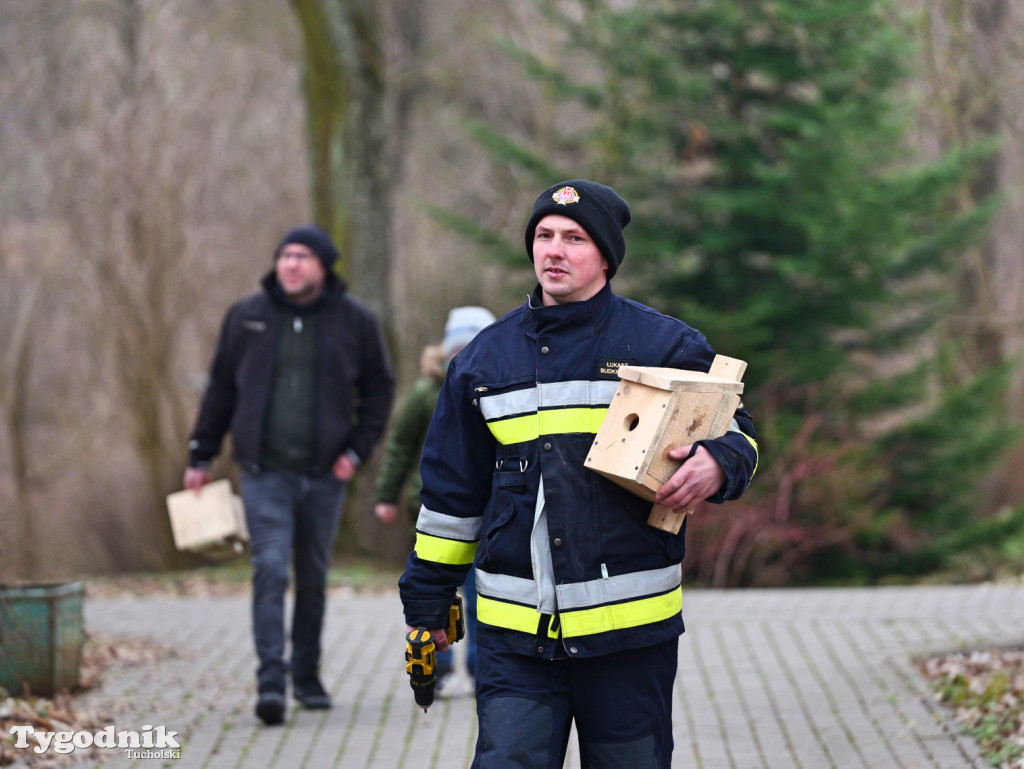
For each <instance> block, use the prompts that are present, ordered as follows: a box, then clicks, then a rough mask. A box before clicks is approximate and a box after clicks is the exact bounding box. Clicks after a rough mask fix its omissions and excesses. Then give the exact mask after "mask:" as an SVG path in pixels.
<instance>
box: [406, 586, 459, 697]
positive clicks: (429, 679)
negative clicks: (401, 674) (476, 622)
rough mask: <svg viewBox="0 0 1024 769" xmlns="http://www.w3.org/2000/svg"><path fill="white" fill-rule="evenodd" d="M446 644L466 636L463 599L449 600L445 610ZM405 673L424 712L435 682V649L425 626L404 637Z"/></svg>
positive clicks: (432, 637)
mask: <svg viewBox="0 0 1024 769" xmlns="http://www.w3.org/2000/svg"><path fill="white" fill-rule="evenodd" d="M444 634H445V637H446V638H447V639H448V643H449V644H453V643H455V642H456V641H460V640H462V638H464V637H465V635H466V620H465V617H464V615H463V613H462V596H460V595H457V594H456V596H455V598H453V599H452V606H451V609H450V610H449V611H448V627H446V628H445V631H444ZM405 670H406V672H407V673H408V674H409V685H410V686H411V687H412V693H413V697H415V698H416V704H417V705H419V706H420V707H421V708H423V712H424V713H426V712H427V708H429V707H430V706H431V705H432V704H433V703H434V684H436V683H437V646H436V644H435V643H434V636H433V635H431V633H430V631H429V630H427V629H426V628H424V627H418V628H416V629H415V630H410V631H409V633H408V634H407V635H406V636H405Z"/></svg>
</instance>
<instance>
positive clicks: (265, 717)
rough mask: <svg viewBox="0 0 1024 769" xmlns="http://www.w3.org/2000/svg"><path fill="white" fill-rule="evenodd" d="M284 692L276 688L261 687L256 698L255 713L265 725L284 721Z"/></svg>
mask: <svg viewBox="0 0 1024 769" xmlns="http://www.w3.org/2000/svg"><path fill="white" fill-rule="evenodd" d="M284 708H285V699H284V692H282V691H280V690H278V689H263V690H262V691H260V694H259V697H258V698H257V700H256V715H257V716H259V718H260V720H261V721H263V723H265V724H266V725H267V726H274V725H276V724H280V723H283V722H284Z"/></svg>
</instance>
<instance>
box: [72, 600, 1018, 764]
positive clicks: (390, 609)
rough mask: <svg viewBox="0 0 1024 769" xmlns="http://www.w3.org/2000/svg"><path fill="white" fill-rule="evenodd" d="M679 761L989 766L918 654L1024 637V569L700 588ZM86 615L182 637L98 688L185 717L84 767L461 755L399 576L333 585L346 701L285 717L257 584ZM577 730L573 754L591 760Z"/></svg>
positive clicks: (465, 743) (329, 679) (467, 749)
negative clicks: (858, 583) (261, 664)
mask: <svg viewBox="0 0 1024 769" xmlns="http://www.w3.org/2000/svg"><path fill="white" fill-rule="evenodd" d="M683 606H684V617H685V619H686V623H687V633H686V634H685V635H684V636H683V637H682V639H681V640H680V657H679V673H678V675H677V683H676V698H675V712H674V715H675V741H676V747H675V754H674V761H673V765H674V766H678V767H688V768H689V767H695V768H696V769H983V767H985V766H986V764H985V762H984V761H983V760H982V759H981V758H980V754H979V752H978V749H977V746H976V745H975V744H974V742H973V741H972V740H971V739H969V738H967V737H965V736H964V735H961V734H959V732H958V729H957V727H956V726H955V725H954V724H952V723H951V722H950V721H949V720H948V718H947V715H946V713H945V712H944V711H943V709H942V708H941V707H940V706H939V705H938V704H936V703H935V702H934V700H933V698H932V696H931V693H930V691H929V688H928V685H927V683H926V682H925V681H924V680H923V679H922V677H921V676H920V674H919V673H918V672H917V670H916V668H915V667H914V665H913V658H914V657H915V656H918V655H922V654H926V653H931V652H935V651H946V650H950V649H954V648H960V647H968V646H982V645H988V644H999V645H1002V644H1010V643H1020V642H1021V641H1022V639H1024V586H1021V585H977V586H922V587H891V588H871V589H847V588H838V589H806V590H803V589H801V590H797V589H793V590H732V591H704V590H688V591H686V593H685V596H684V604H683ZM85 616H86V624H87V627H88V630H89V632H90V633H92V634H94V635H103V636H119V635H134V636H143V637H147V638H151V639H153V640H156V641H158V642H160V643H162V644H165V645H167V646H168V647H171V648H172V649H173V650H174V653H173V654H169V655H167V656H166V657H165V658H162V659H159V660H157V661H156V662H155V663H154V664H152V665H149V666H145V667H126V668H124V669H121V670H111V671H108V673H107V674H106V675H105V677H104V682H103V684H102V686H100V687H98V688H97V689H96V690H94V691H92V692H90V693H88V694H86V695H85V702H84V703H83V704H84V705H86V706H89V707H95V708H99V709H100V710H101V711H103V712H109V713H114V714H115V722H116V724H117V726H118V728H119V729H132V730H136V731H140V730H142V727H143V726H144V725H149V724H151V725H161V724H162V725H164V726H166V727H167V729H168V730H171V731H178V732H180V737H181V738H182V741H183V749H182V758H181V759H180V760H178V761H168V762H163V761H158V760H154V759H140V760H132V759H130V758H128V757H127V756H125V755H124V753H123V752H121V751H117V750H111V751H104V753H103V757H102V758H101V759H100V760H99V761H91V762H88V763H85V764H81V765H80V766H79V767H76V768H75V769H86V767H88V768H89V769H99V768H100V767H102V768H103V769H122V767H134V768H138V767H142V768H143V769H157V767H161V768H162V767H163V766H165V765H166V766H169V767H171V768H172V769H434V768H437V769H440V768H441V767H444V769H461V768H462V767H468V766H469V764H470V762H471V761H472V755H473V745H474V742H475V738H476V718H475V711H474V705H473V701H472V699H471V698H469V699H462V700H451V701H443V700H438V701H436V702H435V703H434V705H433V706H432V707H431V708H430V711H429V713H428V714H424V713H423V712H422V711H421V710H420V709H419V708H418V707H416V706H415V704H414V703H413V699H412V692H411V690H410V689H409V686H408V682H407V680H406V677H405V674H404V669H403V668H404V666H403V659H402V655H403V648H402V643H401V636H402V632H403V628H404V623H403V621H402V617H401V607H400V604H399V601H398V596H397V594H396V593H395V592H393V591H392V592H388V593H384V594H379V595H351V594H348V595H345V594H341V595H332V596H331V598H330V600H329V602H328V616H327V623H326V626H325V630H324V662H323V668H322V677H323V680H324V684H325V685H326V686H327V688H328V689H329V690H330V691H331V694H332V696H333V697H334V700H335V707H334V709H333V710H330V711H323V712H311V711H305V710H303V709H301V708H300V707H299V706H297V705H295V704H294V703H293V702H292V701H289V708H288V711H287V714H286V723H285V724H284V725H283V726H281V727H275V728H267V727H264V726H262V725H261V724H260V723H259V722H258V719H256V717H255V715H254V714H253V710H252V708H253V704H254V702H255V694H256V692H255V685H254V673H255V666H256V662H255V658H254V654H253V650H252V641H251V638H250V635H249V602H248V599H247V598H216V599H211V598H152V599H147V598H131V599H107V600H100V599H91V598H90V599H87V601H86V606H85ZM579 765H580V764H579V751H578V750H577V748H576V746H575V734H574V735H573V737H572V739H571V740H570V748H569V752H568V754H567V758H566V764H565V766H566V769H578V767H579Z"/></svg>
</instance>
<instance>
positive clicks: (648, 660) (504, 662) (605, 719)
mask: <svg viewBox="0 0 1024 769" xmlns="http://www.w3.org/2000/svg"><path fill="white" fill-rule="evenodd" d="M678 659H679V642H678V639H673V640H671V641H666V642H664V643H660V644H656V645H654V646H648V647H644V648H642V649H633V650H629V651H624V652H617V653H615V654H608V655H605V656H602V657H591V658H588V659H556V660H541V659H535V658H533V657H526V656H522V655H518V654H512V653H510V652H508V651H504V650H500V649H494V648H485V647H483V646H481V647H479V648H478V649H477V661H476V674H477V675H476V685H477V692H476V696H477V716H478V719H479V729H480V731H479V735H478V737H477V743H476V757H475V758H474V759H473V769H561V767H562V764H563V763H564V761H565V751H566V746H567V745H568V741H569V729H570V726H571V725H572V722H573V721H575V722H576V731H577V733H578V735H579V742H580V746H579V747H580V763H581V765H582V767H583V769H670V766H671V763H672V746H673V741H672V686H673V682H674V681H675V677H676V668H677V664H678Z"/></svg>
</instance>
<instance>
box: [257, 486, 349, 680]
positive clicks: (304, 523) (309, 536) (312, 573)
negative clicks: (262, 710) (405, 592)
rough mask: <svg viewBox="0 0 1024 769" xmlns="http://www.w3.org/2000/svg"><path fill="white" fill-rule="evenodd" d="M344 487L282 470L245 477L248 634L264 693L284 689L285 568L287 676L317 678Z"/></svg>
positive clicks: (298, 678)
mask: <svg viewBox="0 0 1024 769" xmlns="http://www.w3.org/2000/svg"><path fill="white" fill-rule="evenodd" d="M347 488H348V487H347V484H345V483H344V482H343V481H339V480H338V479H337V478H335V477H334V476H333V475H321V476H315V477H309V476H305V475H297V474H295V473H290V472H287V471H283V470H270V469H264V470H261V471H260V472H258V473H252V472H249V471H243V473H242V502H243V504H244V505H245V522H246V525H247V526H248V527H249V540H250V546H251V549H252V630H253V640H254V641H255V644H256V656H257V657H258V658H259V668H258V670H257V673H256V678H257V683H258V685H259V687H260V689H261V690H265V689H277V690H279V691H282V692H283V691H284V687H285V662H284V651H285V627H284V626H285V621H284V597H285V592H286V591H287V589H288V565H289V562H290V561H292V560H293V554H294V570H295V605H294V609H293V612H292V634H291V635H292V648H291V670H292V675H293V677H294V678H295V679H296V680H300V679H302V678H310V677H313V676H316V675H317V671H318V668H319V666H320V635H321V631H322V630H323V622H324V609H325V608H326V605H327V600H326V595H327V572H328V569H329V568H330V564H331V551H332V550H333V548H334V539H335V537H336V536H337V533H338V525H339V524H340V522H341V510H342V506H343V505H344V502H345V493H346V491H347Z"/></svg>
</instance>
